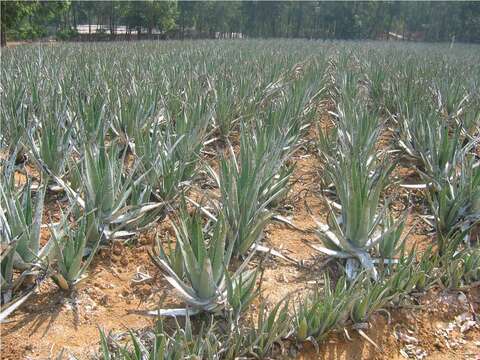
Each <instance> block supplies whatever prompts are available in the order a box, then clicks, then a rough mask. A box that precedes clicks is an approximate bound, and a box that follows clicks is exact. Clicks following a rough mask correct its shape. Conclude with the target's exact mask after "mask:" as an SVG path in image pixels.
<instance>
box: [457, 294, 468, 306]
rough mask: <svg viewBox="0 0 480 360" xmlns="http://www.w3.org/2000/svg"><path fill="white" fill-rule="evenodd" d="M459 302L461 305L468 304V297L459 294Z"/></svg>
mask: <svg viewBox="0 0 480 360" xmlns="http://www.w3.org/2000/svg"><path fill="white" fill-rule="evenodd" d="M458 301H459V302H460V303H461V304H466V303H467V302H468V299H467V296H466V295H465V294H464V293H460V294H458Z"/></svg>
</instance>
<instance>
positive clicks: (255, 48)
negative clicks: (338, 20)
mask: <svg viewBox="0 0 480 360" xmlns="http://www.w3.org/2000/svg"><path fill="white" fill-rule="evenodd" d="M478 59H480V47H479V46H474V45H472V46H468V45H463V44H454V45H453V46H450V45H444V44H436V45H432V44H412V43H406V44H405V43H383V42H357V43H355V42H321V41H307V40H241V41H225V42H223V41H191V42H190V41H185V42H176V41H171V42H170V41H164V42H134V43H121V42H118V43H96V44H56V45H55V46H49V45H43V46H42V45H32V46H18V47H15V48H10V49H5V50H2V58H1V60H2V63H1V84H0V97H1V103H0V115H1V122H0V159H1V163H0V179H1V183H0V236H1V239H0V240H1V267H0V272H1V273H0V275H1V278H0V280H1V284H0V285H1V286H0V290H1V293H0V295H1V305H2V307H1V315H0V320H1V325H0V331H1V345H2V354H1V357H2V358H4V359H50V358H52V359H53V358H55V359H72V358H78V359H160V358H161V359H185V358H191V359H236V358H260V359H288V358H298V359H403V358H412V359H423V358H428V359H478V356H479V355H480V318H479V315H478V314H479V309H480V286H479V285H480V235H479V234H480V225H479V222H480V146H479V140H480V90H479V85H480V62H479V61H478Z"/></svg>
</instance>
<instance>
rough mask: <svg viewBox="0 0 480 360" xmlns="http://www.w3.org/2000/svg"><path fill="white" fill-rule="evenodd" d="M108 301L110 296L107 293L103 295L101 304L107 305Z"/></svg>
mask: <svg viewBox="0 0 480 360" xmlns="http://www.w3.org/2000/svg"><path fill="white" fill-rule="evenodd" d="M108 302H109V298H108V295H107V294H105V295H103V296H102V297H101V298H100V305H103V306H105V305H107V304H108Z"/></svg>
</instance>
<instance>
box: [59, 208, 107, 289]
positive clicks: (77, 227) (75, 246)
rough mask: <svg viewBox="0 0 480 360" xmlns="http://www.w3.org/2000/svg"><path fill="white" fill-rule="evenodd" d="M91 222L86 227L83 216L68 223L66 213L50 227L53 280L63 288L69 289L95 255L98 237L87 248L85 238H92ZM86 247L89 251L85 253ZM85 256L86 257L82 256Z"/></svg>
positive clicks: (98, 241) (98, 242)
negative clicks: (74, 222) (56, 268)
mask: <svg viewBox="0 0 480 360" xmlns="http://www.w3.org/2000/svg"><path fill="white" fill-rule="evenodd" d="M92 228H93V224H89V226H88V227H87V219H86V217H85V216H83V217H82V218H81V219H79V220H78V221H76V224H73V225H72V224H69V223H68V213H67V214H64V215H63V216H62V221H61V222H60V224H59V225H56V226H53V227H52V228H51V234H52V237H53V240H54V244H55V246H54V252H55V259H56V260H57V267H58V273H56V274H54V275H53V279H54V280H55V282H56V283H57V284H58V285H59V286H60V287H61V288H62V289H63V290H68V289H71V288H72V287H73V286H74V285H75V284H76V283H77V282H78V281H79V280H80V279H81V278H82V275H83V273H84V272H85V271H86V269H87V268H88V266H89V264H90V262H91V261H92V260H93V257H94V256H95V254H96V252H97V249H98V245H99V244H100V238H98V239H97V240H96V241H94V243H93V244H92V245H91V246H92V248H90V249H88V248H87V239H92V236H91V235H90V232H92V230H93V229H92ZM87 249H88V251H89V253H86V250H87ZM85 256H86V259H85V260H83V258H84V257H85Z"/></svg>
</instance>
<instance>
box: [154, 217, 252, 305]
mask: <svg viewBox="0 0 480 360" xmlns="http://www.w3.org/2000/svg"><path fill="white" fill-rule="evenodd" d="M173 226H174V230H175V235H176V245H175V246H176V249H175V250H174V251H175V256H171V255H170V254H167V253H166V252H165V249H164V248H163V246H162V245H161V244H160V243H157V245H158V248H159V252H158V254H154V255H152V258H153V260H154V261H155V263H156V264H157V265H158V266H159V267H160V268H161V269H162V270H163V271H164V272H165V274H166V275H165V278H166V279H167V280H168V282H169V283H170V284H171V285H172V286H173V287H174V288H175V289H176V290H177V291H178V292H179V294H180V296H181V297H182V298H183V299H184V300H185V302H186V303H187V304H188V305H189V306H192V307H193V308H195V309H199V310H203V311H207V312H212V313H215V312H220V311H222V310H224V309H227V308H228V307H229V306H233V307H234V308H237V309H241V308H242V304H244V303H245V299H248V298H249V294H251V293H252V292H253V291H254V284H255V279H256V274H257V272H256V270H248V269H246V267H247V265H248V261H249V258H247V259H246V260H245V261H244V262H243V263H242V264H241V265H240V266H239V267H238V268H237V270H236V271H235V273H234V274H233V275H232V276H230V275H229V274H228V266H229V264H230V260H231V257H232V253H233V246H234V243H233V242H231V241H228V240H227V237H228V236H230V234H231V233H230V231H229V229H228V225H227V223H226V222H225V221H224V219H223V217H222V216H220V217H219V218H218V220H217V221H216V222H215V224H214V225H213V228H212V229H211V231H212V233H211V235H208V232H206V231H204V230H202V223H201V218H200V215H199V214H198V213H194V214H193V215H192V216H190V215H188V213H187V211H186V209H185V208H183V209H182V210H181V211H180V214H179V220H178V222H177V223H175V224H173ZM207 236H208V237H207ZM177 248H178V249H179V250H177Z"/></svg>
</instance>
